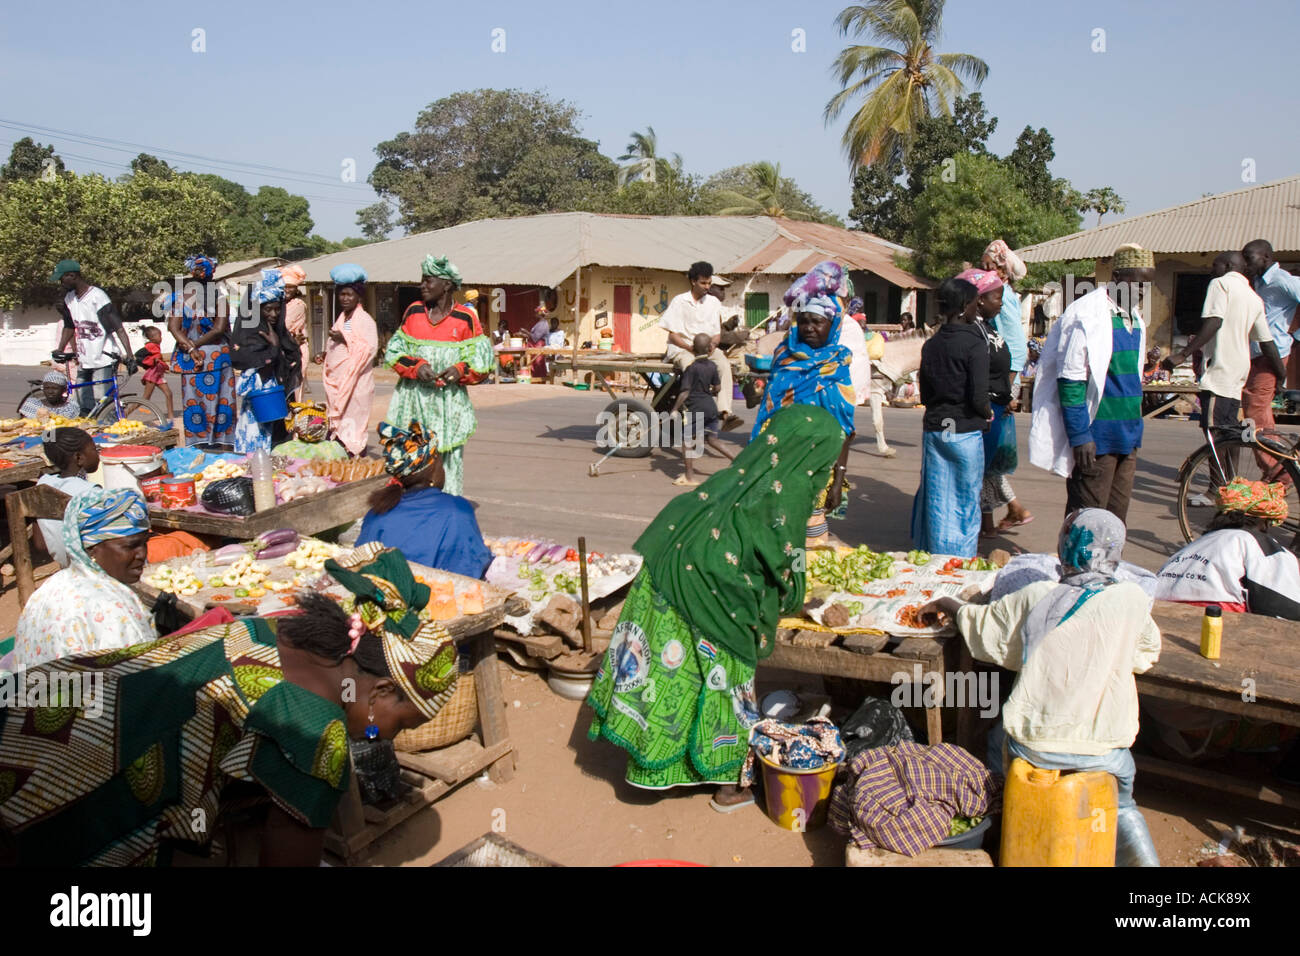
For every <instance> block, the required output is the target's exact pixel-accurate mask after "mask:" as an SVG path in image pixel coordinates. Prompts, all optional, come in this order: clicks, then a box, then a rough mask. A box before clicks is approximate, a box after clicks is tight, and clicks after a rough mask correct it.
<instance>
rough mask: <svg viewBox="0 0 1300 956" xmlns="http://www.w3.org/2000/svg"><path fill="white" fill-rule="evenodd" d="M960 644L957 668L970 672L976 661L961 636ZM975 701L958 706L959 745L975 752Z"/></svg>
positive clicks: (968, 701) (966, 701)
mask: <svg viewBox="0 0 1300 956" xmlns="http://www.w3.org/2000/svg"><path fill="white" fill-rule="evenodd" d="M956 641H957V643H958V645H959V649H958V651H957V670H958V672H959V673H961V674H969V673H971V672H972V671H974V669H975V661H974V660H973V659H972V658H971V656H970V649H969V648H968V647H967V646H966V642H965V641H964V640H962V638H961V637H958V638H956ZM973 704H974V701H970V700H965V701H962V705H963V706H961V707H958V708H957V746H958V747H964V748H966V749H967V750H969V751H971V753H974V752H975V751H974V750H973V748H974V746H975V708H974V706H973Z"/></svg>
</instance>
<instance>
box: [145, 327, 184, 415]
mask: <svg viewBox="0 0 1300 956" xmlns="http://www.w3.org/2000/svg"><path fill="white" fill-rule="evenodd" d="M144 337H145V345H144V348H143V349H141V351H142V352H144V353H145V354H144V355H143V356H142V357H141V358H140V365H141V367H142V368H143V369H144V374H143V375H141V376H140V380H141V381H142V382H144V400H145V401H146V402H147V401H149V396H150V395H152V394H153V390H154V389H155V388H157V389H158V390H159V391H161V392H162V393H163V397H164V398H166V399H167V418H168V419H170V420H175V418H176V406H175V405H174V404H173V403H172V390H171V388H170V386H168V384H167V373H168V372H170V371H171V366H170V365H168V364H167V360H166V359H165V358H163V354H162V330H160V329H159V328H158V326H156V325H151V326H149V327H148V328H146V329H145V330H144Z"/></svg>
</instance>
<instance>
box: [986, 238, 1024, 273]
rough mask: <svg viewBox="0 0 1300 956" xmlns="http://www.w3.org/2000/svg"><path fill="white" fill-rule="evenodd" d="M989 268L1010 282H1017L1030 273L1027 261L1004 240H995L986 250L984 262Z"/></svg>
mask: <svg viewBox="0 0 1300 956" xmlns="http://www.w3.org/2000/svg"><path fill="white" fill-rule="evenodd" d="M983 261H984V262H985V263H989V268H991V269H993V270H995V271H997V272H1000V273H1001V274H1002V275H1003V276H1005V277H1006V279H1007V281H1008V282H1017V281H1019V280H1021V279H1023V278H1024V277H1025V274H1026V273H1027V272H1028V271H1029V270H1028V269H1026V268H1025V261H1024V260H1023V259H1021V258H1020V257H1019V256H1018V255H1016V254H1015V253H1014V252H1012V251H1011V247H1010V246H1008V245H1007V243H1006V240H1004V239H994V240H993V241H992V242H990V243H989V244H988V245H987V246H986V247H985V248H984V260H983Z"/></svg>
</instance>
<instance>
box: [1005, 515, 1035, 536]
mask: <svg viewBox="0 0 1300 956" xmlns="http://www.w3.org/2000/svg"><path fill="white" fill-rule="evenodd" d="M1033 520H1034V516H1033V515H1026V516H1025V517H1023V518H1021V519H1020V520H1019V521H1012V520H1011V519H1010V518H1003V519H1002V520H1001V521H999V522H998V527H997V530H998V531H999V532H1001V531H1010V530H1011V529H1012V528H1019V527H1022V526H1023V525H1027V524H1029V522H1031V521H1033Z"/></svg>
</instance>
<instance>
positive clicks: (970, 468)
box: [912, 432, 984, 558]
mask: <svg viewBox="0 0 1300 956" xmlns="http://www.w3.org/2000/svg"><path fill="white" fill-rule="evenodd" d="M983 482H984V434H983V432H965V433H962V434H951V433H948V432H925V433H924V434H923V436H922V438H921V487H920V488H919V489H918V490H917V492H916V498H915V499H914V500H913V501H912V543H913V545H914V546H915V547H917V548H919V549H920V550H922V551H929V552H930V553H931V554H951V555H955V556H957V557H960V558H973V557H974V556H975V554H976V548H977V546H978V544H979V535H980V486H981V485H982V484H983Z"/></svg>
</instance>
